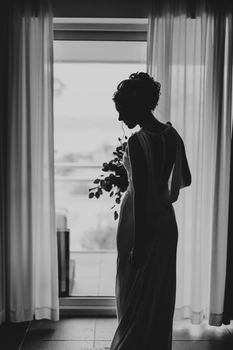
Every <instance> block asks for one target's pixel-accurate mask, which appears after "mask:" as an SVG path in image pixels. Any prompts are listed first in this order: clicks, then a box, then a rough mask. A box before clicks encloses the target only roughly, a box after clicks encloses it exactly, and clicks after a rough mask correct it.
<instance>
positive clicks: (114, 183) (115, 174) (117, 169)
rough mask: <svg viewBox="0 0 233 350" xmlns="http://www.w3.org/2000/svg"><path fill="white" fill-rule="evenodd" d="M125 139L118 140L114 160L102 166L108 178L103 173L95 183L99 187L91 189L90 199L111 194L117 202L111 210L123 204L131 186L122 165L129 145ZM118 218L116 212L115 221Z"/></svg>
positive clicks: (115, 212)
mask: <svg viewBox="0 0 233 350" xmlns="http://www.w3.org/2000/svg"><path fill="white" fill-rule="evenodd" d="M124 139H125V141H124V142H122V139H121V138H120V137H119V138H118V141H120V146H118V147H116V149H115V151H114V152H113V155H114V158H113V159H111V160H110V161H109V162H104V163H103V165H102V172H108V173H110V174H109V175H107V176H104V174H103V173H102V174H100V175H99V177H98V178H96V179H95V180H94V181H93V183H94V184H96V185H97V186H95V187H92V188H90V189H89V198H99V197H100V196H101V195H102V194H103V191H105V192H109V196H110V197H113V198H114V200H115V204H114V205H113V206H112V208H111V209H113V208H115V207H116V205H119V204H120V203H121V198H122V195H123V193H124V192H125V191H126V189H127V187H128V184H129V182H128V176H127V172H126V170H125V168H124V166H123V164H122V158H123V154H124V152H125V148H126V145H127V141H126V140H127V136H125V137H124ZM118 216H119V215H118V212H117V210H115V211H114V219H115V220H117V218H118Z"/></svg>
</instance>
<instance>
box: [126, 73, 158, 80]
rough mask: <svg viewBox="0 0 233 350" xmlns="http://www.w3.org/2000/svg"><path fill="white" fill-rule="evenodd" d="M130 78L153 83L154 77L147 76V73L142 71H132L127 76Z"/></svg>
mask: <svg viewBox="0 0 233 350" xmlns="http://www.w3.org/2000/svg"><path fill="white" fill-rule="evenodd" d="M129 79H130V80H140V81H144V82H148V83H155V81H154V79H153V78H152V77H150V76H149V74H147V73H144V72H137V73H132V74H130V76H129Z"/></svg>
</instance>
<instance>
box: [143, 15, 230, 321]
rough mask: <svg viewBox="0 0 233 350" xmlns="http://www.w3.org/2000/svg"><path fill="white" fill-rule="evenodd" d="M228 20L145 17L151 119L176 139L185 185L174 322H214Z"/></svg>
mask: <svg viewBox="0 0 233 350" xmlns="http://www.w3.org/2000/svg"><path fill="white" fill-rule="evenodd" d="M232 43H233V36H232V16H231V15H223V14H219V15H217V14H215V15H214V14H210V13H209V14H208V13H204V11H203V12H202V13H200V14H198V15H197V17H196V18H190V17H188V16H186V14H185V13H181V14H178V13H176V15H172V14H171V13H169V11H167V13H164V14H162V15H159V16H156V15H154V14H153V13H152V14H151V16H150V18H149V37H148V73H149V74H151V75H152V76H153V77H154V78H155V79H156V80H158V81H159V82H160V83H161V85H162V86H161V99H160V102H159V105H158V107H157V111H156V115H157V117H158V118H159V119H160V120H163V121H171V122H172V124H173V125H174V127H175V128H176V129H177V130H178V132H179V133H180V134H181V136H182V137H183V139H184V143H185V146H186V151H187V157H188V160H189V164H190V168H191V173H192V185H191V187H190V188H187V189H184V190H183V191H182V193H181V195H180V198H179V200H178V202H177V203H176V204H175V211H176V216H177V221H178V228H179V242H178V256H177V296H176V310H175V319H176V320H179V319H182V318H190V319H191V322H192V323H201V322H202V320H203V319H204V318H206V319H208V322H209V324H211V325H215V326H219V325H221V323H222V314H223V301H224V287H225V273H226V248H227V222H228V197H229V174H230V141H231V113H232V105H231V102H232V79H231V77H232V53H233V46H232Z"/></svg>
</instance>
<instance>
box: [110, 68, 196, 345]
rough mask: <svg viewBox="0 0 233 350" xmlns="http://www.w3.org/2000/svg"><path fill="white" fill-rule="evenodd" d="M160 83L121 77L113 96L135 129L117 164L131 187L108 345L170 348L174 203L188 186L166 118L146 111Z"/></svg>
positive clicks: (120, 234)
mask: <svg viewBox="0 0 233 350" xmlns="http://www.w3.org/2000/svg"><path fill="white" fill-rule="evenodd" d="M159 95H160V84H159V83H158V82H156V81H154V80H153V78H151V77H150V76H149V75H148V74H147V73H143V72H140V73H133V74H131V75H130V77H129V79H126V80H124V81H122V82H121V83H120V84H119V85H118V87H117V91H116V92H115V94H114V97H113V100H114V102H115V106H116V109H117V111H118V113H119V120H120V121H123V122H124V123H125V124H126V125H127V126H128V128H130V129H132V128H134V127H135V126H136V125H139V126H140V127H141V128H140V130H139V131H138V132H136V133H134V134H133V135H132V136H131V137H130V138H129V140H128V144H127V148H126V152H125V154H124V157H123V164H124V166H125V168H126V170H127V173H128V178H129V186H128V189H127V191H126V194H125V196H124V198H123V201H122V204H121V210H120V216H119V223H118V230H117V253H118V255H117V274H116V290H115V291H116V304H117V318H118V327H117V329H116V332H115V335H114V338H113V340H112V344H111V347H110V349H111V350H155V349H156V350H171V346H172V323H173V314H174V306H175V296H176V250H177V239H178V231H177V224H176V218H175V214H174V210H173V206H172V203H173V202H175V201H176V200H177V199H178V196H179V191H180V189H181V188H182V187H185V186H189V185H190V184H191V174H190V171H189V166H188V162H187V159H186V154H185V148H184V144H183V141H182V139H181V137H180V136H179V134H178V132H177V131H176V130H175V128H173V126H172V125H171V123H166V124H164V123H161V122H160V121H159V120H157V119H156V118H155V116H154V115H153V113H152V111H153V110H154V109H155V107H156V106H157V104H158V100H159Z"/></svg>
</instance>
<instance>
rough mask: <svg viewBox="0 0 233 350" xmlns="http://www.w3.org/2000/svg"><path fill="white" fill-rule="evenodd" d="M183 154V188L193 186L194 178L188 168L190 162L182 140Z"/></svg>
mask: <svg viewBox="0 0 233 350" xmlns="http://www.w3.org/2000/svg"><path fill="white" fill-rule="evenodd" d="M181 152H182V179H181V188H184V187H186V186H190V185H191V181H192V177H191V173H190V170H189V166H188V161H187V157H186V153H185V147H184V142H183V140H182V139H181Z"/></svg>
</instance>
